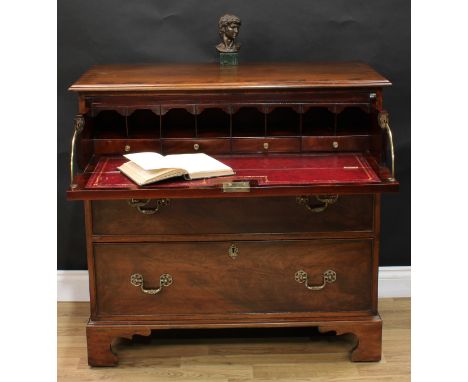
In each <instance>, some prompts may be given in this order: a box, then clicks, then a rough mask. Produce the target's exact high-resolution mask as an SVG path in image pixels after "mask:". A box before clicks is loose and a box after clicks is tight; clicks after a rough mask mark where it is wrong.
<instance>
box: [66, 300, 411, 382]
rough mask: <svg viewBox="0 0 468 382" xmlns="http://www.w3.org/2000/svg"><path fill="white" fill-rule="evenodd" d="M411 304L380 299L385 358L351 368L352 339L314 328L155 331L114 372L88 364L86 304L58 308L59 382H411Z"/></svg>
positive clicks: (126, 351) (123, 352) (127, 344)
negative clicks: (323, 332)
mask: <svg viewBox="0 0 468 382" xmlns="http://www.w3.org/2000/svg"><path fill="white" fill-rule="evenodd" d="M410 309H411V300H410V299H409V298H395V299H381V300H379V311H380V315H381V316H382V319H383V322H384V329H383V356H382V361H381V362H377V363H353V362H350V361H349V358H348V357H349V350H350V349H351V348H352V346H353V343H354V339H353V337H352V336H350V335H344V336H339V337H336V336H334V335H331V334H319V333H318V332H317V331H316V330H315V329H313V328H308V329H300V328H292V329H282V330H270V329H265V330H263V329H262V330H258V329H257V330H245V329H239V330H237V329H236V330H232V329H231V330H208V331H167V332H166V331H164V333H161V332H155V333H153V335H152V336H151V337H149V338H146V337H134V339H133V340H132V341H130V340H121V341H118V342H117V343H116V344H115V345H114V349H115V350H116V352H117V354H118V355H119V366H118V367H115V368H91V367H89V366H88V364H87V356H86V336H85V325H86V322H87V320H88V317H89V304H88V303H84V302H59V303H58V322H57V324H58V325H57V333H58V338H57V345H58V352H57V354H58V360H57V365H58V370H57V373H58V381H63V382H72V381H80V382H86V381H115V382H120V381H125V382H129V381H130V382H131V381H139V382H145V381H152V382H158V381H174V382H176V381H194V382H195V381H208V382H254V381H272V380H274V381H275V382H285V381H288V382H306V381H307V382H310V381H314V382H320V381H334V382H351V381H382V382H393V381H398V382H405V381H410V330H411V323H410V320H411V311H410Z"/></svg>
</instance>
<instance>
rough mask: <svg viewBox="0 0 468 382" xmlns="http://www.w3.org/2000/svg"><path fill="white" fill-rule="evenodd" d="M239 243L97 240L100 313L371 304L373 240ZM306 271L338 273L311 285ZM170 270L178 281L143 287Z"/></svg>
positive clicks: (316, 277)
mask: <svg viewBox="0 0 468 382" xmlns="http://www.w3.org/2000/svg"><path fill="white" fill-rule="evenodd" d="M232 244H233V243H230V242H211V243H207V242H202V243H200V242H197V243H151V244H150V243H144V244H96V245H95V247H94V251H95V269H96V275H97V276H96V292H97V295H96V297H97V311H98V316H114V315H124V316H125V315H132V316H141V315H143V316H155V315H157V316H161V315H197V314H198V315H207V314H235V313H253V312H256V313H268V312H271V313H274V312H279V313H280V312H316V311H320V312H343V311H365V310H369V309H371V289H372V288H371V275H372V240H293V241H274V242H237V243H234V245H235V246H236V249H237V250H233V249H231V250H230V248H231V245H232ZM300 271H303V272H304V273H306V274H307V284H308V286H309V287H319V286H322V285H323V284H324V277H323V274H324V272H326V271H333V272H335V275H336V279H335V280H333V274H332V273H331V272H329V274H328V275H329V276H330V279H329V281H332V282H330V283H325V286H324V287H323V288H322V289H320V290H311V289H308V288H307V287H306V282H299V281H300V280H302V281H304V278H305V275H304V273H298V272H300ZM136 274H140V275H141V277H137V276H134V279H133V281H134V284H136V285H133V284H132V283H131V276H132V275H136ZM162 275H170V277H171V281H172V283H171V284H170V285H167V286H164V285H163V286H162V289H161V291H160V292H159V293H157V294H147V293H144V292H143V291H142V289H141V288H142V287H143V288H144V289H153V290H155V289H158V288H159V287H160V285H161V284H160V282H161V281H160V278H161V276H162ZM138 279H139V281H141V283H142V285H140V284H138ZM165 280H166V281H167V280H168V276H166V279H165ZM298 280H299V281H298ZM333 281H334V282H333Z"/></svg>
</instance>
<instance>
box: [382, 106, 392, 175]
mask: <svg viewBox="0 0 468 382" xmlns="http://www.w3.org/2000/svg"><path fill="white" fill-rule="evenodd" d="M379 126H380V128H381V129H382V130H385V131H386V133H387V137H388V143H389V144H390V155H391V158H392V176H391V177H390V178H388V179H387V180H388V181H389V182H394V181H395V151H394V149H393V135H392V130H391V129H390V124H389V117H388V112H387V111H381V112H380V113H379Z"/></svg>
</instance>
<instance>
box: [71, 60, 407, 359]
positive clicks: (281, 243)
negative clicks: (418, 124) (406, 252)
mask: <svg viewBox="0 0 468 382" xmlns="http://www.w3.org/2000/svg"><path fill="white" fill-rule="evenodd" d="M389 85H390V82H389V81H388V80H386V79H385V78H383V77H382V76H380V75H379V74H378V73H376V72H375V71H374V70H373V69H371V68H370V67H369V66H367V65H365V64H362V63H354V62H353V63H320V64H319V63H276V64H275V63H271V64H243V65H241V66H238V67H220V66H219V65H216V64H199V65H106V66H95V67H93V68H91V69H90V70H89V71H87V72H86V73H85V74H84V75H83V76H82V77H81V78H80V79H79V80H78V81H77V82H76V83H75V84H73V85H72V86H71V88H70V90H71V91H74V92H76V93H77V94H78V100H79V113H78V114H77V116H76V118H75V124H74V134H73V139H72V147H71V161H70V172H71V186H70V189H69V191H68V198H69V199H70V200H83V201H84V208H85V224H86V241H87V259H88V270H89V289H90V297H91V317H90V320H89V323H88V325H87V338H88V360H89V364H90V365H93V366H109V365H115V364H116V363H117V357H116V355H115V354H114V353H113V352H112V349H111V342H112V341H113V340H114V339H115V338H117V337H128V338H130V337H131V336H133V335H135V334H139V335H149V334H150V333H151V330H162V329H171V328H180V329H183V328H237V327H291V326H295V327H308V326H315V327H318V328H319V330H320V331H321V332H327V331H336V333H337V334H343V333H352V334H354V335H355V336H356V337H357V345H356V348H355V349H354V350H353V352H352V354H351V359H352V360H353V361H378V360H380V358H381V338H382V321H381V319H380V317H379V314H378V310H377V278H378V264H379V236H380V198H381V194H382V192H391V191H397V189H398V182H397V181H396V180H395V178H394V163H393V159H394V158H393V142H392V135H391V131H390V127H389V123H388V114H387V113H386V112H385V111H383V110H382V89H383V88H384V87H386V86H389ZM140 151H154V152H159V153H162V154H173V153H193V152H204V153H207V154H209V155H212V156H214V157H216V158H218V159H219V160H221V161H222V162H224V163H226V164H228V165H229V166H231V167H232V168H233V169H234V171H235V172H236V174H235V175H234V176H229V177H219V178H212V179H204V180H196V181H185V180H183V179H172V180H169V181H163V182H160V183H155V184H152V185H149V186H145V187H138V186H136V185H135V184H134V183H133V182H132V181H130V180H129V179H128V178H126V177H125V176H124V175H123V174H121V173H120V172H119V171H118V170H117V167H118V166H119V165H120V164H122V163H123V162H124V160H125V159H124V158H123V156H122V154H125V153H129V152H140ZM388 153H390V155H388Z"/></svg>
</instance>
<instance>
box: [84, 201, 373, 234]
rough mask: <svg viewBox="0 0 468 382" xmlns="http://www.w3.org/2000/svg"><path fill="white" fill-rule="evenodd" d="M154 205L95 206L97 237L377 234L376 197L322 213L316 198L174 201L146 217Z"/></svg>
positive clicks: (340, 204)
mask: <svg viewBox="0 0 468 382" xmlns="http://www.w3.org/2000/svg"><path fill="white" fill-rule="evenodd" d="M156 203H157V201H151V202H150V203H149V204H148V206H145V207H142V208H140V210H139V209H138V206H135V205H133V206H131V205H130V204H129V203H128V201H126V200H105V201H104V200H103V201H93V202H92V218H93V233H94V234H96V235H170V234H181V235H188V234H223V233H224V234H230V233H283V232H285V233H290V232H338V231H372V230H373V205H374V197H373V195H340V196H339V197H338V199H337V200H336V202H335V203H333V204H329V205H328V206H327V207H326V208H325V209H323V210H322V208H320V207H321V206H322V207H323V205H324V204H323V203H322V202H321V201H319V200H316V198H315V197H314V196H311V197H309V200H308V201H304V199H302V202H301V200H298V199H297V198H296V197H270V198H223V199H172V200H170V201H169V202H168V203H167V204H163V205H161V206H160V207H159V210H158V211H157V212H156V213H154V214H145V213H144V212H145V209H146V208H150V209H151V208H154V206H155V205H157V204H156ZM307 207H311V208H307ZM316 207H319V208H318V209H316Z"/></svg>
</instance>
